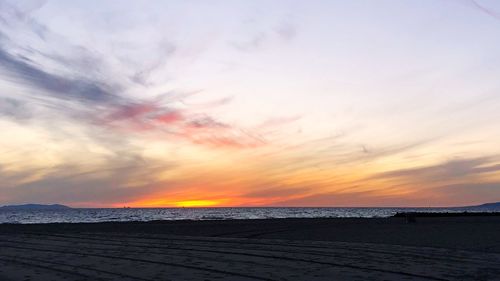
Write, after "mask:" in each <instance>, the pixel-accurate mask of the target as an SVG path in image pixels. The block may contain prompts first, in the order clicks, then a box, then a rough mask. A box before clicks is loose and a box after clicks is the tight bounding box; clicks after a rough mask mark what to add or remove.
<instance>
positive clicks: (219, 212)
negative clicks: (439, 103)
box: [0, 207, 467, 224]
mask: <svg viewBox="0 0 500 281" xmlns="http://www.w3.org/2000/svg"><path fill="white" fill-rule="evenodd" d="M464 210H467V209H464V208H297V207H295V208H279V207H276V208H121V209H118V208H114V209H111V208H99V209H90V208H88V209H64V210H0V223H21V224H25V223H63V222H69V223H77V222H105V221H152V220H228V219H269V218H353V217H358V218H383V217H390V216H392V215H394V214H396V213H397V212H462V211H464Z"/></svg>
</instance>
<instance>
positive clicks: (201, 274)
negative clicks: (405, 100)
mask: <svg viewBox="0 0 500 281" xmlns="http://www.w3.org/2000/svg"><path fill="white" fill-rule="evenodd" d="M4 280H6V281H9V280H23V281H28V280H32V281H38V280H40V281H44V280H51V281H52V280H53V281H57V280H311V281H313V280H500V217H446V218H420V217H419V218H417V223H412V224H406V223H405V220H404V218H389V219H272V220H230V221H161V222H148V223H139V222H137V223H131V222H128V223H98V224H45V225H0V281H4Z"/></svg>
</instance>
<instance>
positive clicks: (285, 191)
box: [242, 187, 310, 198]
mask: <svg viewBox="0 0 500 281" xmlns="http://www.w3.org/2000/svg"><path fill="white" fill-rule="evenodd" d="M308 191H310V188H308V187H291V188H279V187H276V188H267V189H261V190H256V191H252V192H248V193H246V194H243V195H242V197H248V198H276V197H289V196H293V195H300V194H304V193H307V192H308Z"/></svg>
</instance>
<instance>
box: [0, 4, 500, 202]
mask: <svg viewBox="0 0 500 281" xmlns="http://www.w3.org/2000/svg"><path fill="white" fill-rule="evenodd" d="M499 50H500V2H499V1H494V0H422V1H399V0H390V1H389V0H380V1H370V0H366V1H362V0H354V1H326V0H325V1H319V0H311V1H278V0H273V1H268V0H256V1H243V0H236V1H229V0H225V1H217V0H214V1H202V0H199V1H193V0H183V1H180V0H179V1H118V0H114V1H113V0H109V1H79V0H76V1H63V0H49V1H28V0H21V1H4V0H0V205H2V204H21V203H34V202H36V203H62V204H67V205H69V206H73V207H123V206H130V207H201V206H212V207H219V206H422V207H429V206H464V205H474V204H480V203H485V202H495V201H500V146H499V143H500V126H499V125H500V110H499V109H500V80H499V79H498V78H499V77H500V52H499Z"/></svg>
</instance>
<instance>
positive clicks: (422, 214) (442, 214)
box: [393, 212, 500, 218]
mask: <svg viewBox="0 0 500 281" xmlns="http://www.w3.org/2000/svg"><path fill="white" fill-rule="evenodd" d="M497 216H500V212H402V213H396V214H395V215H393V217H395V218H408V217H414V218H415V217H421V218H443V217H497Z"/></svg>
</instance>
